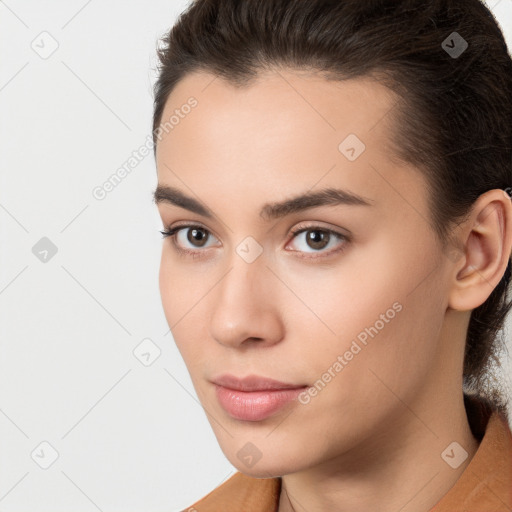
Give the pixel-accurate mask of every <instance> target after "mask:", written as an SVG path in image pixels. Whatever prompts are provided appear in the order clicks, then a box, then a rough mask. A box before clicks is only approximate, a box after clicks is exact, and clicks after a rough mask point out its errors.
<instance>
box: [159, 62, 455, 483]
mask: <svg viewBox="0 0 512 512" xmlns="http://www.w3.org/2000/svg"><path fill="white" fill-rule="evenodd" d="M191 97H193V98H194V99H193V100H191V99H190V98H191ZM395 101H396V98H395V97H394V96H392V95H391V93H390V92H389V91H388V90H387V89H385V88H384V87H383V86H381V85H379V84H378V83H375V82H372V81H370V80H362V79H357V80H349V81H345V82H339V83H335V82H328V81H325V80H324V79H322V78H319V77H312V76H305V75H303V76H299V75H297V74H295V73H293V72H292V71H286V72H285V71H280V72H275V73H268V74H265V75H263V76H262V77H261V78H260V80H259V81H258V82H257V83H256V84H254V85H252V86H250V87H249V88H242V89H235V88H234V87H233V86H231V85H229V84H228V83H227V82H224V81H223V80H222V79H220V78H216V79H214V77H213V76H212V75H209V74H206V73H194V74H190V75H188V76H187V77H186V78H185V79H183V80H182V81H181V82H180V83H179V84H178V85H177V87H176V88H175V89H174V90H173V92H172V94H171V95H170V97H169V99H168V101H167V104H166V108H165V111H164V113H163V116H162V124H163V123H165V122H166V121H168V120H169V119H170V118H171V116H173V115H174V117H173V118H172V120H171V123H172V127H171V128H169V126H170V125H169V124H168V125H167V126H168V128H167V132H168V133H165V131H162V132H161V137H160V141H159V142H158V144H157V169H158V185H159V187H172V188H174V189H178V190H179V191H180V193H181V194H182V195H184V196H188V197H190V198H191V200H193V201H194V202H197V203H199V205H201V206H202V207H203V208H204V209H205V210H204V211H202V212H201V211H191V210H189V209H187V208H185V207H184V206H185V204H184V203H183V202H181V206H178V205H177V204H173V203H175V202H176V201H174V200H173V199H172V197H171V196H170V195H169V194H167V195H166V194H165V190H164V189H163V191H162V193H161V194H159V196H158V197H159V199H158V201H157V205H158V209H159V213H160V216H161V218H162V221H163V225H164V226H165V227H164V229H167V228H168V227H170V228H173V227H176V226H178V225H180V226H183V225H186V224H190V225H193V227H192V228H190V227H189V228H183V229H181V230H180V231H178V232H177V234H176V235H175V239H174V241H175V243H176V244H177V246H178V248H181V249H182V250H183V251H191V252H188V253H187V252H185V253H180V252H179V251H178V249H177V248H176V246H175V245H174V243H173V239H171V238H166V239H165V240H164V241H163V249H162V259H161V268H160V291H161V296H162V302H163V308H164V311H165V315H166V318H167V321H168V323H169V326H170V328H171V332H172V335H173V337H174V340H175V342H176V344H177V346H178V348H179V350H180V353H181V354H182V356H183V359H184V361H185V363H186V365H187V368H188V370H189V372H190V375H191V379H192V382H193V384H194V387H195V390H196V392H197V395H198V397H199V399H200V401H201V403H202V405H203V407H204V409H205V412H206V414H207V416H208V419H209V421H210V423H211V426H212V428H213V431H214V433H215V435H216V437H217V439H218V441H219V444H220V446H221V449H222V450H223V452H224V453H225V455H226V457H227V458H228V459H229V460H230V462H231V463H232V464H233V465H234V466H235V467H237V468H238V469H239V470H240V471H242V472H244V473H246V474H251V475H253V476H257V477H268V476H275V475H284V474H288V473H291V472H296V471H299V470H301V469H304V468H308V467H311V466H314V465H316V464H320V463H322V462H326V461H328V460H329V459H333V458H334V457H336V456H341V455H344V456H346V457H350V456H351V454H354V457H355V459H354V460H356V459H357V460H359V461H361V458H362V457H363V458H364V456H365V455H367V456H368V457H369V458H371V457H375V454H376V453H377V452H376V451H375V450H376V446H379V443H380V442H381V441H382V440H383V436H386V435H390V436H391V435H392V433H393V432H394V431H395V430H394V429H397V428H398V426H399V425H401V426H403V425H405V424H407V423H408V422H410V421H411V418H413V415H412V414H411V410H410V409H409V408H408V407H404V403H405V404H415V403H416V404H420V403H421V404H422V405H421V406H422V407H423V406H424V405H425V404H426V403H428V400H429V399H430V398H427V397H431V396H433V395H432V394H433V393H442V392H443V390H442V388H441V386H443V385H444V386H445V385H446V382H447V381H446V378H441V369H442V370H443V372H444V375H446V374H447V373H446V372H448V374H450V372H451V374H452V375H453V374H457V373H458V372H459V371H460V368H461V366H460V365H461V360H459V358H458V355H457V351H455V350H454V348H453V347H454V346H458V347H459V348H461V347H463V345H460V343H461V342H460V341H459V340H457V339H456V338H457V336H456V335H457V333H456V332H450V333H449V336H450V337H451V352H450V354H449V355H448V354H447V353H446V352H445V350H447V349H445V348H444V347H445V345H446V344H443V340H444V339H447V336H448V332H447V330H446V329H445V328H444V327H443V321H444V315H445V312H446V309H447V305H448V302H447V301H448V299H447V296H448V293H447V284H446V283H447V281H448V279H447V276H448V275H449V270H450V267H449V263H450V261H449V260H448V259H447V258H444V257H443V256H442V253H441V252H440V248H439V245H438V243H437V242H436V238H435V236H434V233H433V232H432V231H431V229H430V227H429V224H428V210H427V195H426V186H425V181H424V179H423V177H422V176H421V175H420V174H419V172H418V171H416V170H415V169H413V168H412V167H407V166H402V165H400V166H399V165H398V164H397V163H396V162H395V163H394V162H392V161H391V155H390V154H389V153H388V149H387V144H388V143H389V140H390V138H391V136H392V133H391V126H392V124H391V122H390V121H391V119H390V118H391V114H392V109H393V106H394V103H395ZM187 105H188V106H187ZM190 105H193V106H192V107H190ZM326 189H336V190H338V191H344V192H345V193H346V194H352V195H357V196H359V197H360V199H361V200H362V201H361V202H360V203H357V202H355V201H354V202H350V201H348V202H343V201H338V200H336V197H337V198H338V199H339V198H340V197H341V195H342V194H341V193H339V194H338V195H337V196H336V194H335V193H330V194H326V195H324V196H323V198H324V202H323V204H321V203H322V201H315V200H312V201H310V202H309V203H308V202H307V201H305V200H301V201H296V202H294V203H291V204H290V205H288V206H289V207H288V208H286V207H283V208H278V207H271V206H269V205H273V204H277V203H282V202H284V201H288V200H290V199H292V198H296V197H298V196H305V195H311V194H313V195H314V194H319V193H320V192H322V191H324V190H326ZM167 192H169V191H168V190H167ZM320 197H322V196H320ZM326 198H328V199H329V200H325V199H326ZM363 201H364V202H366V203H367V204H364V203H363ZM304 206H307V208H304ZM299 207H300V208H299ZM206 211H209V212H211V216H207V215H206ZM260 212H262V213H261V214H260ZM297 230H304V231H302V232H301V233H298V234H293V233H292V232H294V231H297ZM329 230H332V232H329ZM336 233H338V235H336ZM457 344H458V345H457ZM461 350H462V348H461ZM454 354H455V355H454ZM226 374H230V375H233V376H235V377H238V378H243V377H246V376H249V375H253V376H254V375H256V376H261V377H265V378H269V379H275V380H278V381H281V382H284V383H288V384H291V385H293V386H296V387H300V386H306V387H305V388H304V389H302V390H301V393H300V394H298V393H299V392H295V394H294V393H289V392H288V393H283V392H268V393H267V394H265V393H260V396H259V398H258V397H257V398H255V399H253V402H258V400H261V401H262V402H263V405H261V403H260V405H258V404H256V405H255V406H254V408H251V407H250V406H246V405H244V404H246V403H247V402H243V401H241V400H242V396H245V395H243V393H238V395H237V394H236V393H235V394H230V393H229V392H225V393H224V394H223V395H222V396H224V398H225V400H226V401H227V402H228V403H230V404H231V407H230V408H229V407H228V410H226V408H225V407H224V406H223V405H222V403H221V401H220V400H219V397H218V395H217V392H216V389H217V386H216V385H215V384H214V383H213V382H212V381H214V380H215V379H217V378H218V377H219V376H221V375H226ZM457 378H458V377H457ZM315 390H316V392H315ZM292 395H293V396H295V397H296V398H295V399H293V400H284V401H283V402H279V399H280V398H283V397H288V398H290V397H292ZM252 396H256V394H253V395H252ZM438 396H439V395H438ZM230 397H231V398H230ZM436 399H437V398H436ZM268 401H270V402H271V404H274V405H275V404H276V403H277V402H279V404H280V407H277V406H276V407H273V408H272V407H268V408H267V407H266V405H265V404H268ZM418 407H419V405H418ZM411 408H413V407H411ZM413 419H414V418H413ZM415 422H416V424H415V426H416V428H417V427H418V421H417V419H415ZM356 453H357V458H356V456H355V454H356Z"/></svg>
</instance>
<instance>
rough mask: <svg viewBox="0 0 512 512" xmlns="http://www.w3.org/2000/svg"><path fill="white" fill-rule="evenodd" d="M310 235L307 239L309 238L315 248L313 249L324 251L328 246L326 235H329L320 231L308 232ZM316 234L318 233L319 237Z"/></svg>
mask: <svg viewBox="0 0 512 512" xmlns="http://www.w3.org/2000/svg"><path fill="white" fill-rule="evenodd" d="M308 233H309V236H308V237H307V238H308V241H310V242H312V243H313V247H312V248H313V249H323V248H324V247H325V246H326V245H327V243H328V240H327V239H328V236H325V235H327V233H325V232H323V231H320V230H318V229H316V230H311V231H308ZM315 233H318V234H319V236H316V235H315Z"/></svg>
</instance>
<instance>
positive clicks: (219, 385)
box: [212, 375, 308, 421]
mask: <svg viewBox="0 0 512 512" xmlns="http://www.w3.org/2000/svg"><path fill="white" fill-rule="evenodd" d="M212 382H213V383H214V384H215V392H216V395H217V399H218V400H219V403H220V405H221V406H222V407H223V409H224V410H225V411H226V412H227V413H228V414H229V415H230V416H231V417H232V418H235V419H237V420H244V421H261V420H264V419H266V418H268V417H269V416H271V415H273V414H275V413H276V412H277V411H279V410H280V409H282V408H283V407H285V406H286V405H288V404H289V403H290V402H293V400H294V399H296V398H297V396H298V395H299V394H300V393H301V392H302V391H303V390H304V389H306V388H307V387H308V386H306V385H297V384H289V383H285V382H280V381H277V380H274V379H269V378H266V377H260V376H257V375H249V376H248V377H244V378H237V377H234V376H232V375H223V376H221V377H218V378H216V379H214V380H213V381H212Z"/></svg>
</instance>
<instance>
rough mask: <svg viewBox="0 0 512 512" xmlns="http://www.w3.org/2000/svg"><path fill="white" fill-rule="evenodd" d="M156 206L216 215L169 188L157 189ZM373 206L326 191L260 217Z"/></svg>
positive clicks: (277, 205) (268, 207) (274, 206)
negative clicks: (164, 204) (326, 208)
mask: <svg viewBox="0 0 512 512" xmlns="http://www.w3.org/2000/svg"><path fill="white" fill-rule="evenodd" d="M153 201H154V202H155V203H156V204H160V203H167V204H172V205H174V206H178V207H180V208H184V209H185V210H189V211H191V212H193V213H197V214H198V215H202V216H203V217H207V218H213V217H215V215H214V214H213V212H212V211H211V210H210V209H209V208H207V207H206V206H205V205H203V204H202V203H201V202H199V201H198V200H197V199H194V198H193V197H190V196H187V195H186V194H184V193H183V192H182V191H181V190H179V189H177V188H174V187H169V186H166V185H158V186H157V187H156V189H155V191H154V193H153ZM340 204H343V205H351V206H373V205H374V201H373V200H372V199H369V198H364V197H362V196H359V195H357V194H354V193H353V192H349V191H348V190H341V189H337V188H325V189H322V190H319V191H318V192H305V193H303V194H300V195H298V196H295V197H292V198H291V199H286V200H284V201H280V202H274V203H266V204H264V205H263V207H262V208H261V210H260V217H262V218H264V219H267V220H272V219H278V218H281V217H286V216H287V215H291V214H293V213H297V212H300V211H303V210H308V209H310V208H315V207H318V206H326V205H340Z"/></svg>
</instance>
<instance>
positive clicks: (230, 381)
mask: <svg viewBox="0 0 512 512" xmlns="http://www.w3.org/2000/svg"><path fill="white" fill-rule="evenodd" d="M212 382H213V383H214V384H218V385H219V386H222V387H225V388H229V389H236V390H238V391H263V390H270V389H297V388H302V387H305V385H304V384H290V383H286V382H280V381H278V380H274V379H269V378H268V377H262V376H260V375H248V376H247V377H235V376H234V375H228V374H225V375H221V376H219V377H216V378H215V379H212Z"/></svg>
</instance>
